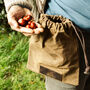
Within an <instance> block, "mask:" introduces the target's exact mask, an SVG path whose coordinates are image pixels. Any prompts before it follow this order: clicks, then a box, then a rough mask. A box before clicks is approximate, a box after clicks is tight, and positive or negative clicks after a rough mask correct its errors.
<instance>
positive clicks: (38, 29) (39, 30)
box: [33, 28, 44, 34]
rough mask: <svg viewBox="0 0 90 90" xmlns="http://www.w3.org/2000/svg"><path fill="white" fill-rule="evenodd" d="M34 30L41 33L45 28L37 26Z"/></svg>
mask: <svg viewBox="0 0 90 90" xmlns="http://www.w3.org/2000/svg"><path fill="white" fill-rule="evenodd" d="M33 31H34V33H35V34H39V33H41V32H43V31H44V29H43V28H36V29H34V30H33Z"/></svg>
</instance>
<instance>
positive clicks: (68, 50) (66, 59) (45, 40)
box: [27, 14, 79, 85]
mask: <svg viewBox="0 0 90 90" xmlns="http://www.w3.org/2000/svg"><path fill="white" fill-rule="evenodd" d="M38 22H39V23H40V24H41V25H42V27H43V28H44V30H45V31H44V32H43V33H40V34H39V35H33V36H32V37H31V38H30V45H29V47H30V48H29V57H28V63H27V67H28V68H29V69H30V70H32V71H34V72H37V73H41V74H44V75H47V76H50V77H52V78H55V79H57V80H60V81H62V82H64V83H69V84H73V85H78V83H79V52H78V40H77V37H76V34H75V32H74V28H73V26H72V22H71V21H70V20H69V19H66V18H64V17H63V16H56V15H47V14H41V15H40V19H39V21H38Z"/></svg>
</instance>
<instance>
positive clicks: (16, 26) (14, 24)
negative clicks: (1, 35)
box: [8, 17, 19, 30]
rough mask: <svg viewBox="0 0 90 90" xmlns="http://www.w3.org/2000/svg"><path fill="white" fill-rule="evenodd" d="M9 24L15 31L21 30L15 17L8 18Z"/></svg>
mask: <svg viewBox="0 0 90 90" xmlns="http://www.w3.org/2000/svg"><path fill="white" fill-rule="evenodd" d="M8 23H9V25H10V26H11V28H12V29H13V30H15V29H16V28H19V24H18V23H17V21H16V20H15V18H14V17H9V18H8Z"/></svg>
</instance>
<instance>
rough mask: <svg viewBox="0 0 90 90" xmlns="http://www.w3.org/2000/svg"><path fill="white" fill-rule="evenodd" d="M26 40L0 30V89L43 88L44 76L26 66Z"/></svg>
mask: <svg viewBox="0 0 90 90" xmlns="http://www.w3.org/2000/svg"><path fill="white" fill-rule="evenodd" d="M28 40H29V38H27V37H25V36H23V35H22V34H20V33H17V32H14V31H13V32H10V33H7V31H6V30H5V29H3V30H0V90H45V83H44V81H45V80H44V76H43V75H40V74H37V73H34V72H32V71H30V70H28V69H27V68H26V64H27V58H28V48H29V46H28V45H29V44H28V43H29V42H28Z"/></svg>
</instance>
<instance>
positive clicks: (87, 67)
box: [71, 22, 90, 75]
mask: <svg viewBox="0 0 90 90" xmlns="http://www.w3.org/2000/svg"><path fill="white" fill-rule="evenodd" d="M71 24H72V27H73V28H74V31H75V33H76V35H77V37H78V39H79V41H80V43H81V47H82V50H83V53H84V59H85V65H86V68H85V71H84V74H87V75H90V66H89V63H88V59H87V55H86V49H85V39H84V36H83V33H82V32H81V30H80V29H79V28H78V27H77V28H76V27H75V26H74V25H73V23H72V22H71ZM78 32H80V34H81V37H80V36H79V33H78ZM81 38H82V39H81Z"/></svg>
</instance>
